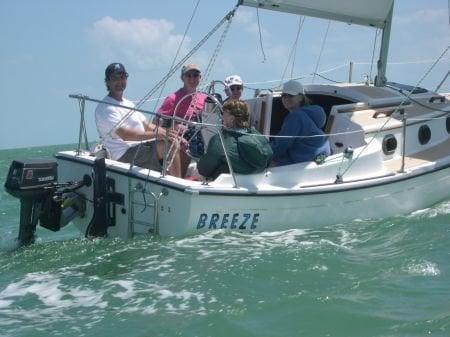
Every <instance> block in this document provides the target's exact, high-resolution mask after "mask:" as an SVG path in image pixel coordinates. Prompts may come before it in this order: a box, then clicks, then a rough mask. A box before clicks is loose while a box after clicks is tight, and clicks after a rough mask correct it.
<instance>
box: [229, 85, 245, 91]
mask: <svg viewBox="0 0 450 337" xmlns="http://www.w3.org/2000/svg"><path fill="white" fill-rule="evenodd" d="M242 89H243V88H242V86H241V85H232V86H231V87H230V90H231V91H238V90H242Z"/></svg>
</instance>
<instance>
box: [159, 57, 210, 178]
mask: <svg viewBox="0 0 450 337" xmlns="http://www.w3.org/2000/svg"><path fill="white" fill-rule="evenodd" d="M200 79H201V72H200V68H199V67H198V66H197V65H196V64H187V65H185V66H183V68H182V69H181V80H182V81H183V87H182V88H180V89H178V90H177V91H175V92H174V93H172V94H170V95H169V96H167V97H166V98H165V100H164V102H163V104H162V105H161V107H160V108H159V110H158V112H159V113H160V114H163V115H166V116H177V117H179V118H183V119H185V120H188V121H193V122H201V112H202V110H203V109H204V107H205V100H206V97H207V96H206V95H205V94H203V93H200V92H197V87H198V85H199V84H200ZM180 129H182V128H180ZM184 138H185V139H187V140H189V141H190V142H189V153H190V155H191V156H194V157H200V156H201V155H203V153H204V143H203V139H202V136H201V133H200V132H196V131H195V129H194V128H192V127H191V128H188V129H187V130H186V131H185V132H184ZM180 154H181V172H182V175H183V176H184V175H185V174H186V171H187V168H188V166H189V163H190V162H191V157H190V156H189V155H188V154H187V153H185V152H183V151H181V153H180Z"/></svg>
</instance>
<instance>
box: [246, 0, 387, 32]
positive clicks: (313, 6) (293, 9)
mask: <svg viewBox="0 0 450 337" xmlns="http://www.w3.org/2000/svg"><path fill="white" fill-rule="evenodd" d="M393 3H394V0H240V4H241V5H243V6H251V7H258V8H262V9H269V10H275V11H280V12H285V13H292V14H298V15H305V16H311V17H316V18H322V19H327V20H333V21H343V22H346V23H354V24H358V25H363V26H372V27H377V28H381V29H383V28H385V25H386V21H388V20H389V19H390V18H389V15H390V11H391V9H392V7H393Z"/></svg>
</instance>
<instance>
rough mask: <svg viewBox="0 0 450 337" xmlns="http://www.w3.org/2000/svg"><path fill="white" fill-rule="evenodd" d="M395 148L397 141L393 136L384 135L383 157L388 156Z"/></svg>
mask: <svg viewBox="0 0 450 337" xmlns="http://www.w3.org/2000/svg"><path fill="white" fill-rule="evenodd" d="M396 148H397V139H396V138H395V136H394V135H386V136H384V138H383V153H384V154H385V155H390V154H393V153H394V152H395V149H396Z"/></svg>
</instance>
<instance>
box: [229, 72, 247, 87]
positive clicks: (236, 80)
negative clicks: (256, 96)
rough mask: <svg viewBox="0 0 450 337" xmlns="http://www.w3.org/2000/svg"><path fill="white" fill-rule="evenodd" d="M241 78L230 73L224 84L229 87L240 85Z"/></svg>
mask: <svg viewBox="0 0 450 337" xmlns="http://www.w3.org/2000/svg"><path fill="white" fill-rule="evenodd" d="M242 84H243V82H242V79H241V77H240V76H239V75H231V76H228V77H227V78H226V79H225V85H226V86H227V87H228V88H229V87H231V86H232V85H242Z"/></svg>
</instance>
